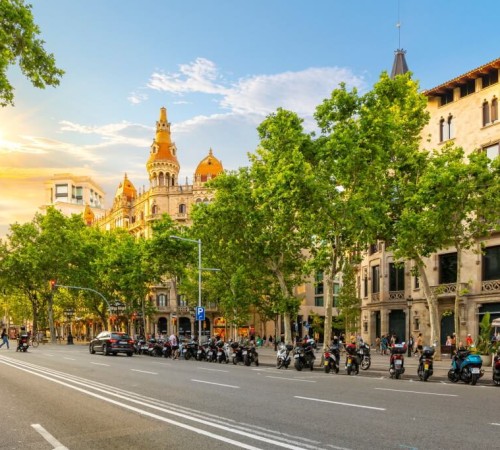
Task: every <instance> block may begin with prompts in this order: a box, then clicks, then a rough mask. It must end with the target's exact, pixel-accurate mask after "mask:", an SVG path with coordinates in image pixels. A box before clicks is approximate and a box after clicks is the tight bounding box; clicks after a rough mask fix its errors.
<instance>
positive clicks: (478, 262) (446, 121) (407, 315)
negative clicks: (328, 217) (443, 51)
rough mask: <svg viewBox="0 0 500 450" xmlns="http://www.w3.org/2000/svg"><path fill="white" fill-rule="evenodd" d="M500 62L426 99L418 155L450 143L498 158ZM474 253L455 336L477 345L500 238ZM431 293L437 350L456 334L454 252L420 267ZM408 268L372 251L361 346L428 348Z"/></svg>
mask: <svg viewBox="0 0 500 450" xmlns="http://www.w3.org/2000/svg"><path fill="white" fill-rule="evenodd" d="M499 68H500V58H499V59H496V60H494V61H491V62H489V63H487V64H484V65H482V66H480V67H478V68H476V69H473V70H471V71H469V72H467V73H465V74H463V75H460V76H457V77H456V78H454V79H452V80H450V81H447V82H445V83H443V84H440V85H439V86H437V87H435V88H433V89H429V90H427V91H425V92H424V94H425V95H426V97H427V99H428V102H427V110H428V111H429V114H430V120H429V123H428V125H427V126H426V127H425V128H424V129H423V131H422V138H423V139H422V142H423V144H422V146H423V148H424V149H427V150H431V149H439V148H440V147H441V146H443V145H445V144H447V143H449V142H453V143H454V144H455V145H456V146H460V147H463V149H464V150H465V152H466V153H471V152H474V151H484V152H486V153H487V154H488V156H489V157H490V158H495V157H497V156H498V155H499V150H500V149H499V145H500V123H499V120H498V98H499V97H500V84H499V82H498V78H499ZM479 244H480V243H478V247H477V248H476V249H475V251H468V252H464V254H463V256H462V270H461V277H462V279H461V280H458V281H459V282H460V287H461V292H462V289H463V292H467V293H466V294H464V295H462V296H461V304H460V318H459V320H460V324H461V335H460V336H458V337H457V338H458V340H465V336H466V335H467V334H468V333H470V334H471V335H472V338H473V339H475V338H476V337H477V335H478V332H479V322H480V321H481V319H482V316H483V315H484V314H485V313H486V312H490V313H491V319H492V320H493V319H495V318H500V235H496V234H493V235H491V236H489V237H488V238H487V239H485V240H484V242H483V244H484V252H483V253H481V252H480V251H479V249H480V245H479ZM425 263H426V273H427V276H428V277H429V281H430V284H431V289H433V290H434V291H435V292H437V293H438V301H439V317H440V324H439V325H440V327H441V345H443V344H444V341H445V340H446V336H447V335H451V334H452V333H453V331H454V299H455V291H456V284H455V283H456V281H457V279H456V278H457V251H456V249H454V248H447V249H442V250H441V251H439V252H438V253H436V254H434V255H432V256H431V257H430V258H428V259H427V260H426V261H425ZM411 269H412V263H411V262H410V261H407V262H405V264H404V267H400V266H399V265H398V264H396V261H394V258H393V256H392V254H391V253H390V252H388V251H387V250H386V248H385V245H384V243H383V242H378V243H376V244H374V245H372V246H370V248H369V250H368V252H367V253H366V255H365V258H364V259H363V262H362V263H361V264H360V266H359V268H358V274H357V286H358V295H359V297H360V298H361V299H362V312H361V335H362V337H363V338H364V339H365V340H366V341H367V342H372V343H373V342H375V339H376V337H380V336H381V335H387V334H393V333H394V334H396V335H397V336H398V337H399V338H400V339H401V340H405V341H406V340H407V339H408V336H409V334H411V335H413V336H415V335H417V334H418V333H422V335H423V337H424V342H426V343H427V344H429V343H430V342H429V339H430V324H429V314H428V308H427V302H426V299H425V296H424V292H423V290H422V288H421V286H420V285H419V280H418V278H417V277H414V276H412V270H411Z"/></svg>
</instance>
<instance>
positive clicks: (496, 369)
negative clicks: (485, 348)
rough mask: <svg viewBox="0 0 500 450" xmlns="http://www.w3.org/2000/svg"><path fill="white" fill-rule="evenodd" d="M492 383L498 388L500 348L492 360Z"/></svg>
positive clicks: (499, 384)
mask: <svg viewBox="0 0 500 450" xmlns="http://www.w3.org/2000/svg"><path fill="white" fill-rule="evenodd" d="M493 383H495V386H500V347H499V348H498V350H497V354H496V355H495V358H494V359H493Z"/></svg>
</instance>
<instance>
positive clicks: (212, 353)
mask: <svg viewBox="0 0 500 450" xmlns="http://www.w3.org/2000/svg"><path fill="white" fill-rule="evenodd" d="M207 344H208V347H207V361H208V362H216V361H217V346H216V345H215V342H214V341H213V340H211V339H210V340H209V341H208V343H207Z"/></svg>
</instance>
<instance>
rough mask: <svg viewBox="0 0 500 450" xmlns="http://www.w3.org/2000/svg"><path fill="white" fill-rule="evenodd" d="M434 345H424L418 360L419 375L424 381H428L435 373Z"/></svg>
mask: <svg viewBox="0 0 500 450" xmlns="http://www.w3.org/2000/svg"><path fill="white" fill-rule="evenodd" d="M434 351H435V349H434V347H427V346H426V347H424V348H423V350H422V355H420V358H419V360H418V368H417V375H418V377H419V378H420V379H421V380H422V381H427V380H428V379H429V377H430V376H432V374H433V373H434V367H433V365H434Z"/></svg>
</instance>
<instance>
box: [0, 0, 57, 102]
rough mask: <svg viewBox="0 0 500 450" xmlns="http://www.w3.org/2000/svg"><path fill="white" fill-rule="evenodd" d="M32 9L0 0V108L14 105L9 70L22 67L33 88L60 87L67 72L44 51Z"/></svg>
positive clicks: (13, 0) (21, 0)
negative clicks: (15, 66) (14, 66)
mask: <svg viewBox="0 0 500 450" xmlns="http://www.w3.org/2000/svg"><path fill="white" fill-rule="evenodd" d="M39 34H40V29H39V27H38V26H37V25H36V24H35V22H34V18H33V14H32V12H31V5H29V4H27V3H25V2H24V0H0V105H1V106H7V105H13V104H14V87H13V86H12V84H11V83H10V82H9V80H8V78H7V70H8V68H9V66H11V65H14V64H18V65H19V68H20V69H21V72H22V73H23V74H24V75H25V76H26V77H27V78H28V79H29V80H30V81H31V83H32V84H33V86H35V87H37V88H40V89H43V88H45V87H46V86H57V85H59V81H60V78H61V77H62V76H63V74H64V71H63V70H61V69H58V68H57V67H56V63H55V59H54V56H53V55H52V54H51V53H47V52H46V51H45V49H44V44H45V42H44V41H43V40H41V39H40V38H39V37H38V36H39Z"/></svg>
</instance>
